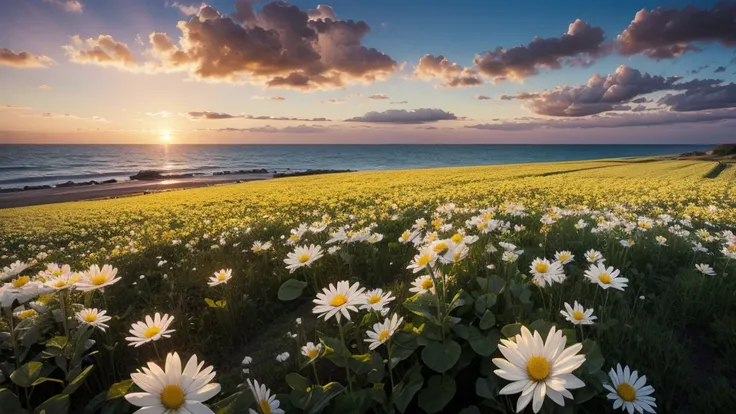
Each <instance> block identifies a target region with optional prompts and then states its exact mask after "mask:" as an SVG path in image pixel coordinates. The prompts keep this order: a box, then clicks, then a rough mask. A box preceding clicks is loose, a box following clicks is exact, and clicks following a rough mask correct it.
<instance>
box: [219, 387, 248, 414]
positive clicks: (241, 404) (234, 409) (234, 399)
mask: <svg viewBox="0 0 736 414" xmlns="http://www.w3.org/2000/svg"><path fill="white" fill-rule="evenodd" d="M255 402H256V401H255V398H254V397H253V392H252V391H251V390H243V391H239V392H236V393H235V394H233V395H231V396H229V397H227V398H224V399H222V400H220V401H218V402H216V403H214V404H212V408H213V411H214V412H216V413H217V414H239V413H247V412H248V408H249V407H251V406H253V404H255Z"/></svg>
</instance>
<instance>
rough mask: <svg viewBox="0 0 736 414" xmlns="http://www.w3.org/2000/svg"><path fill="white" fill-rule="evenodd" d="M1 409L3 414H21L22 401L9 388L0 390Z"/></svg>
mask: <svg viewBox="0 0 736 414" xmlns="http://www.w3.org/2000/svg"><path fill="white" fill-rule="evenodd" d="M0 407H2V409H3V413H5V412H7V413H8V414H20V413H21V407H20V400H19V399H18V397H17V396H16V395H15V394H13V392H12V391H10V390H9V389H7V388H0Z"/></svg>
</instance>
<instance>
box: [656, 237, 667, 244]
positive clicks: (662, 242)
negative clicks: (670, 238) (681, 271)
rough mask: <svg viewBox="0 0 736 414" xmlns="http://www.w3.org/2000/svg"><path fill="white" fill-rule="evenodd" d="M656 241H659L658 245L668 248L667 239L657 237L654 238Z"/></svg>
mask: <svg viewBox="0 0 736 414" xmlns="http://www.w3.org/2000/svg"><path fill="white" fill-rule="evenodd" d="M654 240H656V241H657V244H659V245H660V246H667V238H666V237H663V236H657V237H655V238H654Z"/></svg>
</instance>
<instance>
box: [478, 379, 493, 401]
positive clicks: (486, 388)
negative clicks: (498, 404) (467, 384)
mask: <svg viewBox="0 0 736 414" xmlns="http://www.w3.org/2000/svg"><path fill="white" fill-rule="evenodd" d="M475 393H476V394H478V396H479V397H481V398H489V399H494V398H495V397H496V394H498V382H496V377H495V376H494V375H489V376H487V377H479V378H478V379H477V380H475Z"/></svg>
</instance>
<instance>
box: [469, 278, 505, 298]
mask: <svg viewBox="0 0 736 414" xmlns="http://www.w3.org/2000/svg"><path fill="white" fill-rule="evenodd" d="M476 281H477V282H478V286H480V288H481V290H483V292H485V293H494V294H496V295H500V294H501V292H503V288H504V286H505V285H506V282H505V281H504V280H503V279H501V278H500V277H498V276H496V275H492V276H491V277H490V278H485V277H478V278H476Z"/></svg>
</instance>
